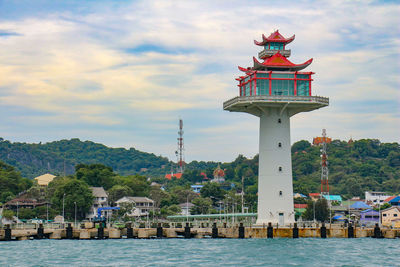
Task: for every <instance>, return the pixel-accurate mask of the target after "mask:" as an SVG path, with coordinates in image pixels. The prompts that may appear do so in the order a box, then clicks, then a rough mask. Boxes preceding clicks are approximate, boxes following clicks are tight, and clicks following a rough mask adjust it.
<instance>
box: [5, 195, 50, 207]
mask: <svg viewBox="0 0 400 267" xmlns="http://www.w3.org/2000/svg"><path fill="white" fill-rule="evenodd" d="M46 204H47V202H39V201H37V200H36V199H34V198H22V197H19V198H14V199H12V200H10V201H8V202H6V204H5V205H4V206H5V207H7V208H8V209H11V210H17V209H21V208H28V209H34V208H36V207H40V206H45V205H46Z"/></svg>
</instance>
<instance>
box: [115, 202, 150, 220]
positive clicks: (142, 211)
mask: <svg viewBox="0 0 400 267" xmlns="http://www.w3.org/2000/svg"><path fill="white" fill-rule="evenodd" d="M115 204H116V205H117V207H122V206H123V204H131V205H132V209H131V211H130V212H128V213H127V214H126V215H128V216H133V217H144V216H148V215H149V214H150V211H151V210H153V211H154V200H152V199H150V198H148V197H122V198H120V199H118V200H117V201H115Z"/></svg>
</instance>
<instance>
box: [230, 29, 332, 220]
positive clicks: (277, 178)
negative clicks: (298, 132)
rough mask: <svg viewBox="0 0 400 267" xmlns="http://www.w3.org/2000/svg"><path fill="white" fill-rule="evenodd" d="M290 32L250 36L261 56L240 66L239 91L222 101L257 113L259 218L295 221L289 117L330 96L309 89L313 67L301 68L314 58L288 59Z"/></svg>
mask: <svg viewBox="0 0 400 267" xmlns="http://www.w3.org/2000/svg"><path fill="white" fill-rule="evenodd" d="M294 38H295V36H294V35H293V36H292V37H290V38H284V37H283V36H282V35H281V34H280V33H279V31H278V30H277V31H275V32H273V33H272V34H271V35H270V36H268V37H266V36H264V35H262V41H260V42H258V41H254V43H255V44H256V45H258V46H261V47H263V48H264V49H263V50H262V51H261V52H260V53H259V54H258V56H259V58H260V59H261V60H262V61H263V62H260V61H258V60H257V59H256V58H255V57H253V67H248V68H243V67H239V70H240V71H242V72H243V75H241V76H239V77H238V78H237V79H236V80H237V81H238V82H239V85H238V87H239V96H237V97H235V98H233V99H230V100H228V101H226V102H224V104H223V108H224V110H228V111H231V112H245V113H249V114H251V115H254V116H257V117H259V118H260V131H259V172H258V211H257V212H258V217H257V224H267V223H269V222H271V223H274V224H277V223H279V224H280V225H288V224H290V223H294V221H295V216H294V208H293V182H292V162H291V150H290V149H291V146H290V117H292V116H294V115H295V114H298V113H300V112H306V111H312V110H315V109H319V108H322V107H325V106H328V105H329V99H328V98H325V97H319V96H313V95H312V91H311V84H312V81H313V79H312V75H313V74H314V73H313V72H311V71H308V72H303V71H302V70H303V69H304V68H306V67H307V66H308V65H310V64H311V62H312V61H313V59H309V60H307V61H306V62H304V63H302V64H294V63H292V62H290V61H289V60H288V59H287V58H288V57H289V56H290V54H291V51H290V50H288V49H286V46H287V45H288V44H289V43H291V42H292V41H293V40H294Z"/></svg>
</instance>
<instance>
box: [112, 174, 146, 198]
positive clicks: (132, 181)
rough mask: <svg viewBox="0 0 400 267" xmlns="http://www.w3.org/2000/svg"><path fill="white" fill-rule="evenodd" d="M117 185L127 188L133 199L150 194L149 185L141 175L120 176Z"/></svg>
mask: <svg viewBox="0 0 400 267" xmlns="http://www.w3.org/2000/svg"><path fill="white" fill-rule="evenodd" d="M117 183H118V184H120V185H125V186H128V187H129V188H130V189H131V193H132V195H133V196H134V197H147V196H149V192H150V183H149V182H148V181H147V178H146V177H144V176H141V175H130V176H120V177H118V178H117Z"/></svg>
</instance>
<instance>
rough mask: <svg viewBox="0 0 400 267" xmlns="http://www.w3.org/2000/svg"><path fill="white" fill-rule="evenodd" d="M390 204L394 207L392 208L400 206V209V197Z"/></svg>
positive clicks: (392, 200)
mask: <svg viewBox="0 0 400 267" xmlns="http://www.w3.org/2000/svg"><path fill="white" fill-rule="evenodd" d="M388 203H389V204H390V205H392V206H398V207H400V196H397V197H395V198H393V199H391V200H390V201H389V202H388Z"/></svg>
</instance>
